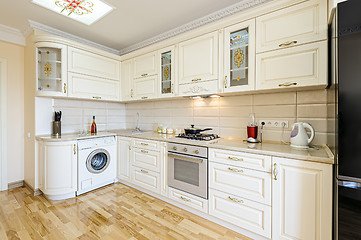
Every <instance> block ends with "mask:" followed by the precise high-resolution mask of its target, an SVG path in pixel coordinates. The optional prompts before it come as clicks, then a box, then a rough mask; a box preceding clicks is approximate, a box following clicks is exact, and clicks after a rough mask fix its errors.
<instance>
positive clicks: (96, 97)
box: [93, 96, 102, 99]
mask: <svg viewBox="0 0 361 240" xmlns="http://www.w3.org/2000/svg"><path fill="white" fill-rule="evenodd" d="M93 98H94V99H102V97H99V96H93Z"/></svg>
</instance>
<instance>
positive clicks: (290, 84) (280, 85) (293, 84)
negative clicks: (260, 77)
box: [278, 82, 297, 87]
mask: <svg viewBox="0 0 361 240" xmlns="http://www.w3.org/2000/svg"><path fill="white" fill-rule="evenodd" d="M296 85H297V83H295V82H293V83H281V84H278V86H279V87H289V86H296Z"/></svg>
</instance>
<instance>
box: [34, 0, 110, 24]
mask: <svg viewBox="0 0 361 240" xmlns="http://www.w3.org/2000/svg"><path fill="white" fill-rule="evenodd" d="M32 2H33V3H35V4H37V5H40V6H42V7H45V8H47V9H50V10H52V11H54V12H56V13H59V14H61V15H63V16H66V17H69V18H71V19H73V20H76V21H79V22H81V23H84V24H86V25H91V24H93V23H94V22H96V21H98V20H99V19H100V18H102V17H104V16H105V15H106V14H108V13H109V12H111V11H112V10H113V9H114V7H112V6H110V5H109V4H107V3H105V2H103V1H101V0H32Z"/></svg>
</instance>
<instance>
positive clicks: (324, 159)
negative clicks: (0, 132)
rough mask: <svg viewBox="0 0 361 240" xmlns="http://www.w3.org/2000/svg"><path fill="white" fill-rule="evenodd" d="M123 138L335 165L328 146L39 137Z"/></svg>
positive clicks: (153, 136) (168, 137) (163, 137)
mask: <svg viewBox="0 0 361 240" xmlns="http://www.w3.org/2000/svg"><path fill="white" fill-rule="evenodd" d="M114 135H117V136H122V137H130V138H139V139H145V140H154V141H163V142H174V143H184V144H190V145H197V146H205V147H209V148H217V149H224V150H233V151H241V152H247V153H257V154H264V155H270V156H274V157H284V158H292V159H299V160H304V161H311V162H319V163H327V164H333V163H334V158H333V154H332V152H331V151H330V149H329V148H328V147H327V146H322V147H319V148H310V149H306V150H300V149H295V148H292V147H290V146H289V145H286V144H282V143H275V142H263V143H256V144H250V143H247V142H245V141H243V140H242V139H239V138H229V137H222V138H221V139H218V140H215V141H211V142H206V141H195V140H189V139H182V138H177V137H176V136H175V135H173V134H159V133H155V132H144V133H141V134H134V133H132V132H131V131H130V130H109V131H108V132H99V133H98V134H96V135H87V136H79V134H63V135H62V136H61V137H54V136H51V135H43V136H37V137H36V139H37V140H39V141H70V140H79V139H85V138H94V137H105V136H114Z"/></svg>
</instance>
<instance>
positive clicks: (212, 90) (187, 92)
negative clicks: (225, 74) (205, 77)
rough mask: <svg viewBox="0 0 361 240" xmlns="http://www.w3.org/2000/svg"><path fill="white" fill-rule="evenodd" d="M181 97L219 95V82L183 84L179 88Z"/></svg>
mask: <svg viewBox="0 0 361 240" xmlns="http://www.w3.org/2000/svg"><path fill="white" fill-rule="evenodd" d="M178 88H179V96H184V97H187V96H195V95H211V94H216V93H218V89H219V82H218V80H213V81H207V82H196V83H192V84H181V85H179V86H178Z"/></svg>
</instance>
